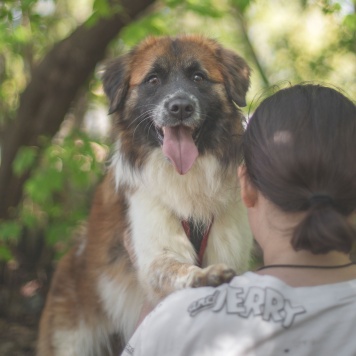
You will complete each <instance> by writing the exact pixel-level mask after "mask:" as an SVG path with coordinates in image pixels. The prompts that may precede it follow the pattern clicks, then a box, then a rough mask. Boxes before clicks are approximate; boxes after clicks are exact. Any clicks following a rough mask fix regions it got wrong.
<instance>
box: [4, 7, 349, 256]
mask: <svg viewBox="0 0 356 356" xmlns="http://www.w3.org/2000/svg"><path fill="white" fill-rule="evenodd" d="M355 7H356V4H355V2H352V1H351V0H349V1H347V0H323V1H312V0H310V1H306V0H305V1H302V0H293V1H289V2H286V1H283V0H273V1H268V2H266V1H263V0H223V1H221V0H185V1H182V0H162V1H160V2H159V1H157V5H156V6H155V7H154V8H153V9H152V11H151V12H149V13H147V14H145V16H143V17H142V18H141V19H139V20H137V21H135V22H133V23H131V24H129V25H128V26H127V27H126V28H125V29H124V30H123V31H122V32H121V34H120V36H119V37H118V39H117V40H116V41H114V42H113V43H112V45H111V48H110V51H109V56H115V55H118V54H120V53H121V52H122V51H125V50H127V49H128V48H130V47H131V46H133V45H134V44H136V43H137V42H138V41H140V40H141V39H142V38H144V37H145V36H147V35H149V34H150V35H162V34H177V33H189V32H194V33H202V34H205V35H208V36H211V37H214V38H217V39H218V40H219V41H221V42H222V43H224V44H225V45H226V46H228V47H231V48H234V49H235V50H237V51H238V52H240V53H241V54H242V56H243V57H245V58H246V59H247V60H248V62H249V63H250V65H251V67H252V69H253V74H252V88H251V90H250V94H249V101H250V102H251V101H252V100H253V98H254V97H255V96H256V94H257V93H259V92H260V91H261V89H263V88H264V87H265V86H267V85H271V84H274V83H276V82H281V81H289V82H292V83H293V82H298V81H304V80H317V81H324V82H332V83H333V84H335V85H337V86H340V87H342V88H345V89H346V90H347V91H348V92H349V94H350V95H351V96H355V95H356V82H355V79H354V78H355V77H356V64H355V63H356V14H355ZM113 11H115V12H120V11H122V8H121V7H120V6H117V7H115V8H114V9H112V8H110V7H109V2H108V0H78V1H75V2H73V1H69V0H23V1H12V0H5V1H2V2H1V3H0V82H1V86H0V149H1V140H2V135H4V134H5V132H6V130H5V129H6V127H7V125H9V124H11V123H12V121H13V118H14V117H15V113H16V110H17V109H18V107H19V99H20V93H21V92H22V91H23V90H24V88H25V87H26V85H27V84H28V83H29V82H30V80H31V76H32V72H33V69H34V68H35V67H36V65H37V64H38V63H39V61H41V59H42V58H43V56H44V55H45V53H46V52H47V51H48V50H49V49H50V48H51V47H52V46H53V44H54V43H55V42H57V41H59V40H60V39H63V38H65V37H66V36H68V35H69V34H70V32H71V31H72V30H74V29H75V28H76V27H77V26H78V25H80V24H82V23H84V22H85V23H86V24H87V25H88V26H90V25H92V24H93V23H95V22H96V21H97V20H98V19H99V18H101V17H105V16H109V15H110V14H111V13H112V12H113ZM99 71H100V68H98V72H99ZM73 102H74V104H73V108H72V110H71V112H69V113H68V114H67V116H66V120H65V124H64V125H63V127H62V129H61V131H60V132H59V133H58V134H57V136H56V137H55V138H54V139H53V140H50V139H49V138H45V137H44V138H42V140H43V142H44V143H45V147H46V148H45V150H44V151H43V153H41V154H39V150H38V147H36V146H30V147H28V146H26V147H22V148H21V150H20V151H19V153H18V155H17V158H16V160H15V161H14V162H13V170H14V172H15V173H16V174H17V175H22V174H23V173H25V172H26V171H27V170H28V169H29V168H31V174H30V176H29V177H28V179H27V180H26V182H25V184H24V199H23V204H22V205H21V206H20V207H19V208H18V211H17V214H16V219H15V220H10V221H0V260H1V259H3V260H9V259H11V258H12V255H11V252H10V248H12V247H13V246H15V245H16V241H17V239H18V238H19V237H20V236H21V235H22V233H23V231H24V229H30V230H32V231H41V232H43V234H44V236H45V237H46V241H47V243H48V244H49V245H51V246H54V247H56V248H57V247H58V245H60V244H59V242H61V243H63V242H66V241H68V240H69V239H70V236H71V233H72V231H73V229H74V228H75V227H76V226H77V225H78V224H79V223H80V222H81V221H83V220H85V217H86V216H87V214H88V209H89V206H90V199H91V191H92V189H93V186H95V184H96V183H97V182H98V180H99V179H100V176H101V174H102V172H103V170H104V160H105V158H104V157H106V156H107V155H106V153H107V152H108V151H109V142H108V136H109V130H108V129H107V130H106V131H107V132H106V134H103V135H101V136H98V135H97V134H96V131H97V129H94V130H93V129H88V128H87V127H88V122H89V121H90V120H89V119H88V117H89V118H90V116H91V122H93V120H94V121H95V120H96V122H99V127H100V128H101V129H103V127H104V128H105V127H106V126H107V118H106V116H105V115H103V114H102V113H101V112H102V110H103V107H105V106H106V101H105V98H104V96H103V93H102V90H101V87H100V80H99V75H98V73H95V74H94V75H93V77H92V78H91V80H90V81H89V82H88V83H87V87H86V88H84V89H83V92H82V93H80V95H79V96H78V97H77V98H76V100H75V101H73ZM93 112H94V113H97V115H96V118H93V117H92V116H93V115H92V113H93ZM103 123H104V124H103ZM0 153H1V150H0ZM88 193H89V194H88ZM61 246H62V245H61ZM62 247H63V246H62ZM62 247H61V248H62Z"/></svg>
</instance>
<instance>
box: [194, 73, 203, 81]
mask: <svg viewBox="0 0 356 356" xmlns="http://www.w3.org/2000/svg"><path fill="white" fill-rule="evenodd" d="M204 79H205V78H204V75H203V74H202V73H194V75H193V80H194V81H195V82H196V83H199V82H201V81H203V80H204Z"/></svg>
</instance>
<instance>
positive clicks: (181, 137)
mask: <svg viewBox="0 0 356 356" xmlns="http://www.w3.org/2000/svg"><path fill="white" fill-rule="evenodd" d="M162 149H163V154H164V155H165V156H166V157H167V158H169V159H170V160H171V162H172V163H173V164H174V167H175V168H176V170H177V172H178V173H179V174H186V173H187V172H188V171H189V169H190V168H192V166H193V164H194V162H195V160H196V158H197V157H198V155H199V152H198V148H197V146H195V143H194V140H193V138H192V134H191V130H189V129H188V128H187V127H184V126H176V127H165V130H164V138H163V148H162Z"/></svg>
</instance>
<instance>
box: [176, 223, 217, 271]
mask: <svg viewBox="0 0 356 356" xmlns="http://www.w3.org/2000/svg"><path fill="white" fill-rule="evenodd" d="M213 221H214V218H212V219H211V222H210V224H209V225H207V226H206V225H202V224H199V223H196V222H194V221H192V220H182V226H183V229H184V232H185V234H186V235H187V237H188V239H189V240H190V242H191V243H192V245H193V247H194V249H195V252H196V253H197V256H198V261H197V264H198V266H199V267H201V266H202V263H203V256H204V253H205V249H206V246H207V244H208V238H209V233H210V229H211V226H212V225H213Z"/></svg>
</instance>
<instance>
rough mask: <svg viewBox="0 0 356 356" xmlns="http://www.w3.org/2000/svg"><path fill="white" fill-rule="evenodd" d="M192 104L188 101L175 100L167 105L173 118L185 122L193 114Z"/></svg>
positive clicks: (182, 99)
mask: <svg viewBox="0 0 356 356" xmlns="http://www.w3.org/2000/svg"><path fill="white" fill-rule="evenodd" d="M194 110H195V107H194V103H193V102H192V101H191V100H189V99H184V98H176V99H173V100H171V101H170V102H169V103H168V111H169V113H170V114H171V116H173V117H174V118H176V119H178V120H185V119H188V118H189V117H191V116H192V115H193V113H194Z"/></svg>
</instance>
